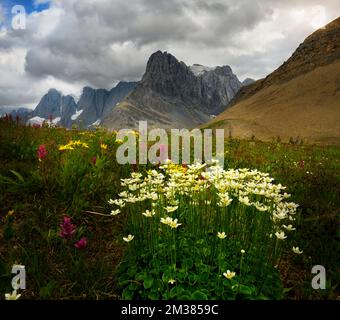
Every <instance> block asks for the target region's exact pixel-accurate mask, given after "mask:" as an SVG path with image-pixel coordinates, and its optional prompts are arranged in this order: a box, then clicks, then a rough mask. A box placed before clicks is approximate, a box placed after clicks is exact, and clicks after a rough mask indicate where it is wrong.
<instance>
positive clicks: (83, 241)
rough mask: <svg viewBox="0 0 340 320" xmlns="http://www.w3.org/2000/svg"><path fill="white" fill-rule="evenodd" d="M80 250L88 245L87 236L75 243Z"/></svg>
mask: <svg viewBox="0 0 340 320" xmlns="http://www.w3.org/2000/svg"><path fill="white" fill-rule="evenodd" d="M74 246H75V247H76V248H77V249H78V250H82V249H85V248H86V246H87V238H86V237H84V238H81V239H80V240H79V241H78V242H77V243H76V244H75V245H74Z"/></svg>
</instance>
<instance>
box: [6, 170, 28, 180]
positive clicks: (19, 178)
mask: <svg viewBox="0 0 340 320" xmlns="http://www.w3.org/2000/svg"><path fill="white" fill-rule="evenodd" d="M9 171H10V172H12V173H13V174H14V175H15V176H16V177H17V178H18V180H19V181H20V182H25V180H24V178H23V177H22V175H21V174H20V173H19V172H16V171H14V170H9Z"/></svg>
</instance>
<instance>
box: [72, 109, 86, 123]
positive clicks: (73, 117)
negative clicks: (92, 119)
mask: <svg viewBox="0 0 340 320" xmlns="http://www.w3.org/2000/svg"><path fill="white" fill-rule="evenodd" d="M83 111H84V110H83V109H81V110H79V111H76V113H75V114H73V115H72V116H71V120H73V121H74V120H77V119H78V117H79V116H80V115H81V114H82V113H83Z"/></svg>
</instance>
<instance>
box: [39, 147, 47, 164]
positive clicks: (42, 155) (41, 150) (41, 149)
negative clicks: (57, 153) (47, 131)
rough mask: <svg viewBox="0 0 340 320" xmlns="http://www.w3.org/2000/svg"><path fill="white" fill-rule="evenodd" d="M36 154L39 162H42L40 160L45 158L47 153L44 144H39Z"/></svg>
mask: <svg viewBox="0 0 340 320" xmlns="http://www.w3.org/2000/svg"><path fill="white" fill-rule="evenodd" d="M37 154H38V158H39V160H42V159H44V158H45V157H46V156H47V154H48V151H47V149H46V147H45V145H44V144H41V145H40V146H39V148H38V151H37Z"/></svg>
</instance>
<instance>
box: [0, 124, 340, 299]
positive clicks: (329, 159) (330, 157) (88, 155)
mask: <svg viewBox="0 0 340 320" xmlns="http://www.w3.org/2000/svg"><path fill="white" fill-rule="evenodd" d="M70 140H81V141H83V142H86V143H88V145H89V148H79V149H76V150H72V151H71V152H69V151H59V150H58V149H59V146H60V145H65V144H67V143H68V142H69V141H70ZM41 144H44V145H45V146H46V149H47V150H48V155H47V157H46V158H44V159H43V160H42V161H38V158H37V149H38V147H39V145H41ZM101 144H106V145H107V149H106V150H105V149H102V148H101V147H100V146H101ZM116 148H117V143H116V142H115V137H114V135H112V134H111V133H108V132H105V131H101V130H98V131H96V132H91V133H84V132H81V131H78V130H65V129H61V128H30V127H22V126H16V125H15V124H12V123H6V122H3V121H1V122H0V163H1V166H0V204H1V205H0V219H1V222H0V243H1V244H0V294H1V298H3V297H4V296H3V294H4V293H7V292H10V291H11V285H10V283H11V277H12V275H11V268H12V265H13V264H23V265H25V266H26V270H27V290H25V291H23V292H22V293H23V298H24V299H121V298H122V294H123V287H122V286H121V282H122V281H123V280H124V279H123V278H120V276H121V273H120V270H122V268H123V269H124V263H123V262H124V261H126V260H127V259H126V258H127V257H129V254H130V253H129V249H128V244H127V243H125V242H124V241H123V240H122V237H124V236H126V235H127V233H126V232H127V230H128V225H129V222H128V221H127V220H126V216H125V215H118V216H116V217H114V218H113V217H111V216H110V215H109V213H110V210H111V209H112V208H111V207H110V206H109V205H108V203H107V201H108V200H109V199H110V198H118V194H119V192H121V191H122V189H123V188H122V187H121V184H120V179H121V178H127V177H129V176H130V174H131V172H133V171H139V172H142V173H145V172H146V169H148V168H150V167H151V166H150V165H148V166H147V168H146V167H145V166H143V167H138V166H129V165H126V166H120V165H118V164H117V163H116V162H115V161H114V158H115V151H116ZM225 150H226V165H225V168H226V169H228V168H250V169H258V170H260V171H262V172H268V173H269V174H270V176H272V177H273V178H274V179H275V183H281V184H282V185H284V186H287V192H288V193H290V194H292V198H291V201H294V202H296V203H298V204H300V214H299V217H300V218H299V220H298V221H297V223H295V226H296V227H297V232H296V234H295V236H294V237H295V238H294V241H296V242H297V243H299V244H301V245H300V247H301V248H302V249H303V250H304V253H303V254H302V255H299V256H292V255H287V256H284V257H283V258H282V261H281V263H280V267H279V274H280V277H281V280H282V282H283V286H284V287H285V288H286V290H285V296H284V298H285V299H336V298H337V297H338V296H339V294H340V293H339V287H338V284H339V283H340V277H339V267H340V265H339V259H338V257H339V250H340V246H339V239H340V230H339V196H338V195H339V191H340V178H339V172H340V170H339V169H340V163H339V159H340V148H338V147H335V146H311V145H294V144H283V143H279V142H271V143H264V142H260V141H240V140H226V147H225ZM94 157H96V161H95V162H94V159H93V158H94ZM10 210H14V213H13V215H11V216H8V215H7V214H8V212H9V211H10ZM96 213H100V214H101V215H98V214H96ZM65 215H68V216H70V217H72V221H73V223H74V224H75V225H76V227H77V231H76V234H75V238H74V239H73V240H71V241H67V240H65V239H62V238H60V236H59V232H60V227H59V224H60V223H61V222H62V219H63V217H64V216H65ZM83 236H86V237H87V238H88V240H89V241H88V246H87V247H86V248H85V250H77V249H75V248H74V246H73V245H74V242H76V241H77V240H79V239H80V238H81V237H83ZM188 250H189V249H188ZM131 255H133V254H132V253H131ZM132 259H133V257H132ZM178 259H180V258H178ZM314 265H323V266H325V268H326V271H327V289H326V290H313V289H312V287H311V279H312V274H311V269H312V267H313V266H314ZM117 270H118V272H117ZM206 272H207V273H208V274H209V273H211V270H206ZM139 273H140V274H142V275H139V276H140V277H142V278H141V279H142V280H140V282H138V280H136V281H137V282H135V284H136V285H137V287H138V286H139V284H137V283H143V281H144V280H145V279H147V281H148V280H150V279H148V277H147V274H146V275H145V274H143V270H141V271H140V272H139ZM133 276H134V275H133ZM208 278H209V277H208ZM125 280H129V279H125ZM191 280H192V281H194V280H195V279H194V278H192V279H191ZM150 281H151V280H150ZM209 281H210V280H209ZM212 281H213V280H211V282H212ZM148 285H149V283H147V285H146V286H147V287H148ZM200 286H202V285H200ZM200 286H198V287H199V289H201V290H200V291H199V290H196V291H199V293H197V292H196V295H198V296H199V295H200V294H202V290H207V288H201V287H200ZM170 289H171V288H170ZM177 290H179V291H181V290H180V289H177ZM184 290H185V289H184ZM130 291H133V290H132V289H131V290H130ZM175 291H176V290H175ZM128 293H129V292H127V291H126V292H125V296H123V297H124V298H127V297H129V295H128ZM194 293H195V292H193V293H192V294H194ZM205 293H206V292H205V291H203V294H205ZM178 294H179V292H174V291H173V292H172V294H171V296H170V298H172V297H173V298H176V296H177V295H178ZM181 294H183V292H182V293H181ZM169 295H170V290H169ZM146 297H147V296H146ZM151 297H152V295H151ZM148 298H150V297H148Z"/></svg>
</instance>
